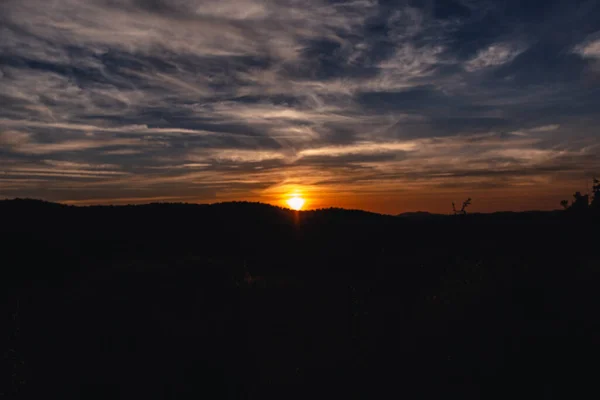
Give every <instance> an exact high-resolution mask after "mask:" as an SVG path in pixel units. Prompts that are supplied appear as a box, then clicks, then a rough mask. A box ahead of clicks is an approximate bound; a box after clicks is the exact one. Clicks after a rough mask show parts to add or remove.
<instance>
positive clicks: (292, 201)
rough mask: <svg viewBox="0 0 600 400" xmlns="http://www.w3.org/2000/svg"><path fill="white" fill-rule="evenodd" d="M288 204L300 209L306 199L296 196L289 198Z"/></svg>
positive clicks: (292, 207) (294, 208)
mask: <svg viewBox="0 0 600 400" xmlns="http://www.w3.org/2000/svg"><path fill="white" fill-rule="evenodd" d="M287 204H288V206H290V208H291V209H292V210H296V211H298V210H301V209H302V207H303V206H304V199H303V198H302V197H298V196H294V197H292V198H291V199H288V200H287Z"/></svg>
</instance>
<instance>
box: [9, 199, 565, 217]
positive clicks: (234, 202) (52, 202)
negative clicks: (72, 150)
mask: <svg viewBox="0 0 600 400" xmlns="http://www.w3.org/2000/svg"><path fill="white" fill-rule="evenodd" d="M2 201H30V202H41V203H50V204H57V205H62V206H69V207H83V208H86V207H134V206H149V205H156V204H160V205H190V206H212V205H220V204H240V203H241V204H250V205H262V206H269V207H275V208H279V209H282V210H286V211H290V212H299V213H304V212H314V211H328V210H342V211H359V212H365V213H369V214H378V215H382V216H390V217H395V216H400V215H407V214H429V215H434V216H452V215H455V214H454V213H453V212H452V210H451V211H449V212H431V211H427V210H416V211H405V212H400V213H395V214H390V213H383V212H378V211H372V210H366V209H361V208H345V207H336V206H328V207H319V208H302V209H294V208H292V207H290V206H282V205H278V204H271V203H264V202H260V201H247V200H229V201H219V202H212V203H197V202H186V201H160V200H157V201H151V202H139V203H131V202H127V201H126V200H123V202H121V203H96V202H93V201H91V202H89V203H88V202H86V203H79V202H77V203H69V202H60V201H49V200H44V199H39V198H30V197H13V198H0V202H2ZM469 209H471V207H469V208H468V210H469ZM557 211H563V209H560V208H555V209H551V210H522V211H512V210H497V211H491V212H479V211H471V212H468V214H495V213H499V214H502V213H544V212H548V213H551V212H557Z"/></svg>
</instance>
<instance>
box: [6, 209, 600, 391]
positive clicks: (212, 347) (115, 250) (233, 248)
mask: <svg viewBox="0 0 600 400" xmlns="http://www.w3.org/2000/svg"><path fill="white" fill-rule="evenodd" d="M598 222H599V221H598V220H597V219H594V218H592V217H591V216H589V215H583V214H581V215H580V214H573V213H567V212H528V213H493V214H468V215H464V216H436V215H428V214H423V213H417V214H408V215H404V216H389V215H381V214H376V213H368V212H364V211H359V210H343V209H336V208H333V209H322V210H314V211H303V212H295V211H291V210H287V209H283V208H279V207H274V206H270V205H265V204H260V203H247V202H234V203H220V204H211V205H197V204H173V203H155V204H147V205H136V206H90V207H74V206H65V205H60V204H54V203H47V202H41V201H36V200H22V199H19V200H10V201H0V246H1V247H0V254H1V260H2V262H1V265H0V285H1V288H2V291H3V293H4V294H5V297H4V298H5V301H4V302H3V303H2V309H1V311H2V312H3V313H4V314H3V315H4V316H5V322H7V323H6V324H5V326H8V331H9V332H11V334H9V335H6V336H4V337H3V339H2V340H3V342H0V345H1V346H2V348H1V350H2V351H3V353H5V354H8V355H7V357H5V358H4V361H3V362H4V364H3V367H2V369H1V370H0V376H2V377H6V379H8V383H7V384H6V387H8V388H9V389H7V391H6V392H10V393H12V392H14V391H16V390H19V391H20V393H22V397H26V398H42V397H44V396H47V395H48V393H51V394H53V395H56V397H60V398H114V397H124V396H125V397H144V398H169V397H177V398H181V397H183V398H199V397H207V398H252V397H254V398H256V397H259V398H262V397H264V396H267V395H277V396H279V397H283V398H290V397H291V398H294V397H296V398H307V397H310V396H313V395H314V393H317V391H318V393H324V391H325V392H327V393H329V396H330V397H353V396H354V397H355V398H369V397H382V396H383V395H385V394H387V393H398V390H400V389H398V387H401V392H402V393H401V394H403V395H405V396H406V397H414V398H418V397H424V398H439V397H441V396H446V395H448V394H449V393H459V394H460V396H461V397H463V398H465V397H466V398H506V397H508V396H513V395H514V391H515V390H517V389H516V388H518V390H519V391H520V392H519V393H523V394H527V396H529V397H536V396H537V395H539V393H540V390H541V389H540V388H546V389H544V390H546V392H545V393H553V394H554V393H557V394H564V396H559V397H561V398H562V397H573V396H574V393H575V392H576V391H577V390H581V392H582V393H583V392H586V389H588V390H589V389H593V385H592V383H593V382H595V378H596V375H597V374H596V372H597V371H596V370H595V367H593V366H594V365H595V360H596V359H597V358H598V356H600V346H599V345H598V342H597V338H598V337H600V322H599V320H598V318H597V317H596V314H597V310H598V309H599V308H600V300H598V299H597V298H596V297H597V296H596V295H595V293H596V289H597V288H596V286H597V282H598V281H599V280H600V269H598V268H597V267H598V265H600V254H599V253H598V251H597V243H598V242H599V239H600V238H599V237H598V229H597V226H598ZM249 277H250V278H249ZM9 349H10V351H9ZM589 366H592V367H589ZM23 382H25V383H23ZM507 382H509V383H508V384H507ZM585 382H589V385H586V383H585ZM278 390H279V391H278ZM378 395H381V396H378ZM576 397H577V396H576Z"/></svg>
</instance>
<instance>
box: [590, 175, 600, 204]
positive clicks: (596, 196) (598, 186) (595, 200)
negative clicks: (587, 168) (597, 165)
mask: <svg viewBox="0 0 600 400" xmlns="http://www.w3.org/2000/svg"><path fill="white" fill-rule="evenodd" d="M592 196H593V197H592V204H591V207H592V208H593V209H594V210H600V180H598V178H594V185H593V186H592Z"/></svg>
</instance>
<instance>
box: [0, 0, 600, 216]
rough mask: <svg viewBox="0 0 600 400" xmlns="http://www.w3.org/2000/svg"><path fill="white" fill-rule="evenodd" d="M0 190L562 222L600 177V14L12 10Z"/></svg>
mask: <svg viewBox="0 0 600 400" xmlns="http://www.w3.org/2000/svg"><path fill="white" fill-rule="evenodd" d="M0 30H1V31H2V32H3V33H2V35H1V36H0V53H1V54H2V55H1V56H0V93H2V94H1V95H0V98H1V99H2V102H3V104H4V106H3V107H2V109H0V199H2V198H16V197H21V198H23V197H25V198H39V199H44V200H46V201H51V202H57V203H62V204H72V205H92V204H99V205H109V204H114V205H120V204H144V203H151V202H161V201H165V200H166V201H167V202H186V203H193V204H212V203H219V202H228V201H251V202H261V203H265V204H271V205H275V206H279V207H284V208H289V207H288V204H289V203H288V202H289V200H290V199H292V198H298V201H297V204H298V206H299V207H300V208H302V209H305V210H310V209H322V208H329V207H334V208H344V209H356V210H364V211H368V212H376V213H380V214H388V215H397V214H401V213H406V212H417V211H426V212H431V213H437V214H448V213H451V210H452V208H451V207H452V202H455V203H457V204H460V203H462V201H464V200H465V199H466V198H472V199H473V204H472V206H470V207H469V211H470V212H474V213H476V212H482V213H491V212H498V211H538V210H539V211H550V210H557V209H560V201H561V200H563V199H569V200H570V199H571V198H572V195H573V193H574V192H577V191H579V192H582V193H585V192H589V188H590V186H591V182H592V178H593V177H594V176H598V175H600V157H599V155H600V137H599V135H598V132H597V130H596V127H597V126H599V125H600V116H599V115H598V113H597V107H596V104H598V101H599V100H600V91H599V90H598V89H600V7H598V4H595V3H594V2H579V1H575V2H564V1H559V0H556V1H550V2H543V3H540V4H535V5H527V6H524V5H522V4H521V3H520V2H519V1H517V0H507V1H505V2H495V1H482V2H476V3H475V2H471V1H467V0H446V1H441V0H438V1H431V2H426V3H424V4H415V3H414V2H410V1H407V2H399V3H392V4H391V3H388V2H385V1H360V2H348V3H343V2H337V1H328V0H323V1H316V2H311V3H310V6H306V4H304V3H302V2H297V1H295V0H284V1H271V0H266V1H264V0H224V1H218V2H217V1H213V2H211V1H194V0H183V1H180V2H176V3H172V2H169V1H162V0H158V1H153V2H147V3H146V2H137V1H126V2H121V3H118V4H117V3H112V2H105V1H100V0H59V1H55V2H48V1H45V0H44V1H41V0H39V1H38V0H32V1H6V2H3V3H2V4H0Z"/></svg>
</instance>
